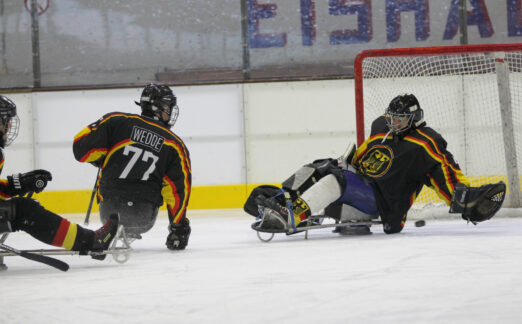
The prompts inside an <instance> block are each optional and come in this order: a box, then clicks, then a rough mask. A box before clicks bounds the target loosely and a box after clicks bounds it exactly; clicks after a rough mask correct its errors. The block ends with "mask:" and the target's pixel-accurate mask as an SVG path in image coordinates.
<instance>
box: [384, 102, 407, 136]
mask: <svg viewBox="0 0 522 324" xmlns="http://www.w3.org/2000/svg"><path fill="white" fill-rule="evenodd" d="M385 115H386V124H387V125H388V128H389V129H391V131H392V132H393V133H395V134H399V133H401V132H403V131H405V130H407V129H410V127H411V125H412V124H413V113H409V114H408V113H395V112H392V111H390V109H389V108H386V111H385ZM406 118H407V119H408V122H407V123H405V124H404V125H403V124H402V121H404V119H406ZM397 119H401V121H400V122H399V125H397Z"/></svg>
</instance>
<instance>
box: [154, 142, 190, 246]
mask: <svg viewBox="0 0 522 324" xmlns="http://www.w3.org/2000/svg"><path fill="white" fill-rule="evenodd" d="M170 144H171V143H169V145H170ZM172 147H173V148H174V149H175V151H176V154H177V157H176V162H175V163H173V164H172V166H171V167H170V168H169V170H167V173H166V174H165V176H164V177H163V189H162V191H161V194H162V196H163V200H164V201H165V203H166V205H167V211H168V215H169V222H170V225H169V235H168V237H167V243H166V244H167V247H168V248H169V249H172V250H182V249H184V248H185V247H186V245H187V243H188V239H189V236H190V231H191V229H190V222H189V219H188V218H187V217H186V214H187V206H188V202H189V198H190V192H191V188H192V174H191V166H190V157H189V154H188V150H187V149H186V147H185V146H184V145H183V144H182V143H181V144H180V143H172Z"/></svg>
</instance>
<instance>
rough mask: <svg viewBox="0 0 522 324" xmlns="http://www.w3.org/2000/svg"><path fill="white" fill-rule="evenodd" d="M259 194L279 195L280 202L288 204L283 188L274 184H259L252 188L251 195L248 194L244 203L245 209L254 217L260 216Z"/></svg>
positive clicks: (265, 195) (266, 195)
mask: <svg viewBox="0 0 522 324" xmlns="http://www.w3.org/2000/svg"><path fill="white" fill-rule="evenodd" d="M258 196H262V197H263V198H270V197H277V198H276V199H278V201H279V203H280V204H282V205H283V206H284V205H285V204H286V201H285V198H284V197H283V195H282V192H281V189H280V188H278V187H276V186H272V185H261V186H257V187H255V188H254V190H252V192H251V193H250V195H249V196H248V198H247V200H246V202H245V204H244V205H243V210H244V211H245V212H246V213H247V214H249V215H252V216H254V217H258V216H259V208H258V201H257V199H258Z"/></svg>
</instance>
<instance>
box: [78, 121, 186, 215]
mask: <svg viewBox="0 0 522 324" xmlns="http://www.w3.org/2000/svg"><path fill="white" fill-rule="evenodd" d="M73 152H74V156H75V158H76V159H77V160H78V161H80V162H90V163H93V164H95V165H97V166H99V167H100V168H101V172H100V176H99V178H98V191H97V198H98V201H102V200H103V199H104V197H121V198H124V199H129V200H135V201H148V202H151V203H154V204H156V205H157V206H161V205H162V204H163V201H165V202H166V204H167V209H168V212H169V218H170V219H171V221H172V222H174V223H179V222H180V221H181V220H182V219H183V218H184V217H185V215H186V210H187V205H188V201H189V197H190V190H191V165H190V157H189V151H188V149H187V147H186V146H185V144H184V143H183V141H182V140H181V139H180V138H179V137H178V136H176V135H175V134H174V133H173V132H172V131H170V130H169V129H167V128H165V127H163V126H162V125H161V124H160V123H159V122H158V121H155V120H154V119H152V118H149V117H145V116H140V115H135V114H129V113H120V112H113V113H109V114H106V115H104V116H103V117H102V118H100V119H99V120H98V121H96V122H94V123H92V124H90V125H88V126H87V127H85V128H84V129H82V130H81V131H80V132H79V133H78V134H77V135H76V136H75V137H74V144H73Z"/></svg>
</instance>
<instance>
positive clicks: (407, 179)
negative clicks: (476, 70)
mask: <svg viewBox="0 0 522 324" xmlns="http://www.w3.org/2000/svg"><path fill="white" fill-rule="evenodd" d="M446 146H447V143H446V141H445V140H444V138H443V137H442V136H441V135H440V134H439V133H437V132H436V131H435V130H433V129H432V128H430V127H428V126H427V125H426V122H425V121H424V112H423V110H422V109H421V107H420V105H419V102H418V100H417V98H416V97H415V96H414V95H412V94H401V95H399V96H397V97H395V98H394V99H393V100H392V101H391V102H390V104H389V106H388V108H387V109H386V110H385V114H384V115H382V116H380V117H378V118H377V119H375V120H374V121H373V123H372V126H371V134H370V136H369V137H368V138H367V139H366V141H365V142H364V143H362V145H361V146H360V147H359V148H357V150H355V149H354V150H353V151H352V152H351V154H348V156H347V157H345V160H344V161H342V162H343V164H344V167H340V166H338V161H337V159H335V160H334V159H324V160H317V161H314V163H312V164H309V165H306V166H304V167H302V168H301V169H300V170H298V171H297V172H296V173H295V174H294V175H292V176H291V177H290V178H289V179H288V180H286V181H285V182H283V185H282V190H281V189H279V188H274V187H271V186H260V187H258V188H256V189H254V191H253V192H252V194H251V195H250V197H249V198H248V200H247V202H246V204H245V211H247V212H248V213H250V214H252V215H254V216H258V215H259V212H258V210H259V211H261V213H262V217H261V221H258V222H256V223H254V224H253V228H254V229H256V230H260V231H265V232H272V233H275V232H281V231H282V232H287V233H289V232H290V233H291V232H292V228H291V227H292V226H293V227H294V232H295V227H299V226H300V225H303V224H304V223H305V222H303V221H304V220H306V219H310V218H309V217H310V216H311V215H318V214H320V213H321V211H323V210H324V214H325V215H326V216H329V217H333V218H335V219H337V220H338V221H340V225H346V224H343V222H346V221H353V220H364V221H371V220H372V219H375V218H377V217H379V216H380V218H381V221H382V224H383V228H384V232H385V233H387V234H392V233H399V232H400V231H401V230H402V229H403V227H404V223H405V222H406V215H407V213H408V210H409V209H410V207H411V205H412V204H413V202H414V201H415V198H416V197H417V195H418V194H419V193H420V191H421V189H422V187H423V186H424V185H426V186H429V187H431V188H432V189H434V190H435V192H436V193H437V194H438V196H439V197H440V198H441V199H442V200H443V201H444V202H445V203H446V204H447V205H449V206H450V213H461V215H462V218H463V219H465V220H467V221H470V222H473V223H474V224H476V223H477V222H482V221H485V220H488V219H490V218H491V217H493V215H494V214H495V213H496V212H497V211H498V210H499V209H500V207H501V205H502V202H503V200H504V196H505V191H506V185H505V184H504V183H503V182H500V183H496V184H486V185H483V186H481V187H477V188H473V187H470V186H469V181H468V180H467V179H466V177H465V176H464V174H463V173H462V171H461V170H460V167H459V166H458V164H457V163H456V162H455V160H454V159H453V155H452V154H451V153H450V152H449V151H448V150H447V149H446ZM288 206H291V208H290V207H288ZM353 215H355V218H353ZM289 224H290V225H292V226H289ZM307 226H310V225H307ZM312 226H313V225H312ZM336 230H337V231H338V232H340V233H341V234H343V233H348V234H369V233H371V232H370V230H369V226H368V225H364V226H359V225H354V226H349V225H347V226H338V227H337V228H336Z"/></svg>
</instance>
